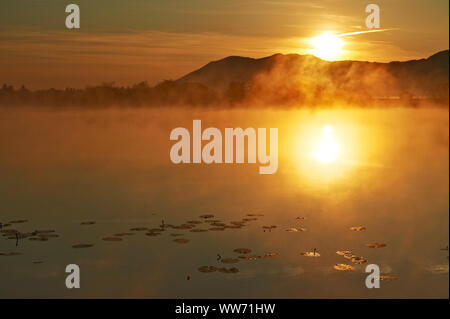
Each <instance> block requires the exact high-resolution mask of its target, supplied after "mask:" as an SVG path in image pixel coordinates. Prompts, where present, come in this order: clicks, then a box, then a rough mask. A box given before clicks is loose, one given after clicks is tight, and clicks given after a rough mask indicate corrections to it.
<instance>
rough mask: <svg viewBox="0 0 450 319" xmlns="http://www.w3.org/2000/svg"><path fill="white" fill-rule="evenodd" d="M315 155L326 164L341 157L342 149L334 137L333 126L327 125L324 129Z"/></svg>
mask: <svg viewBox="0 0 450 319" xmlns="http://www.w3.org/2000/svg"><path fill="white" fill-rule="evenodd" d="M313 155H314V157H315V158H316V159H317V160H319V161H320V162H322V163H324V164H329V163H332V162H335V161H336V160H337V159H338V158H339V155H340V151H339V147H338V144H337V143H336V140H335V138H334V129H333V127H332V126H330V125H326V126H325V127H324V128H323V129H322V138H321V139H320V142H319V145H317V148H316V150H315V151H314V154H313Z"/></svg>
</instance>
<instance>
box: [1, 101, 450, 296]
mask: <svg viewBox="0 0 450 319" xmlns="http://www.w3.org/2000/svg"><path fill="white" fill-rule="evenodd" d="M194 119H200V120H201V121H202V127H203V128H207V127H217V128H219V129H220V130H222V131H223V130H224V129H225V128H226V127H232V128H235V127H241V128H244V129H245V128H247V127H253V128H255V129H256V128H271V127H274V128H278V147H279V150H278V154H279V158H278V171H277V173H276V174H274V175H260V174H259V165H258V164H211V165H206V164H179V165H175V164H173V163H172V162H171V161H170V158H169V151H170V148H171V146H172V145H173V143H174V142H173V141H170V140H169V135H170V132H171V130H172V129H173V128H176V127H185V128H187V129H189V130H191V131H192V121H193V120H194ZM325 125H332V126H333V128H334V131H335V135H336V140H337V142H338V144H339V146H340V149H341V151H342V155H341V157H340V158H339V160H338V161H337V162H336V163H332V164H330V165H324V164H323V163H320V162H318V161H316V160H315V159H314V158H313V157H312V153H313V150H314V148H315V147H316V146H317V142H318V141H319V139H320V134H321V131H322V129H323V127H324V126H325ZM448 164H449V114H448V109H434V108H424V109H402V108H391V109H357V108H349V109H339V110H315V111H313V110H311V109H304V110H294V109H289V110H288V109H285V110H276V109H270V108H267V109H251V108H249V109H223V110H205V109H188V108H164V109H163V108H161V109H159V108H155V109H126V108H121V109H98V110H79V109H65V110H60V111H55V110H52V109H36V108H20V109H0V176H1V178H0V200H1V203H2V208H1V209H0V222H3V223H7V222H8V221H11V220H17V219H27V220H29V221H28V222H27V223H23V224H20V225H17V226H16V225H14V227H13V228H16V229H18V230H20V231H22V232H26V231H33V230H35V229H54V230H56V233H57V234H59V235H60V237H58V238H55V239H52V240H49V241H46V242H33V241H29V240H27V239H24V240H22V241H21V242H20V243H19V245H18V246H16V245H15V241H14V240H7V239H6V237H0V253H7V252H20V253H21V255H18V256H8V257H6V256H0V281H1V283H2V284H1V285H0V298H6V297H89V298H90V297H143V298H144V297H145V298H146V297H154V298H167V297H169V298H202V297H203V298H214V297H217V298H221V297H224V298H226V297H234V298H240V297H242V298H243V297H247V298H248V297H249V298H314V297H322V298H328V297H333V298H336V297H338V298H345V297H353V298H408V297H424V298H430V297H437V298H448V296H449V294H448V287H449V277H448V257H447V256H448V251H443V250H441V248H444V247H445V246H447V245H448V235H449V226H448V225H449V200H448V199H449V171H448ZM202 214H213V215H215V218H217V219H219V220H221V221H223V222H229V221H233V220H239V219H242V218H246V215H247V214H264V216H262V217H258V220H255V221H251V222H249V223H248V224H247V225H246V226H245V227H243V228H240V229H226V230H225V231H208V232H204V233H194V232H189V231H188V230H178V229H173V230H166V231H165V232H163V233H162V234H161V235H160V236H156V237H148V236H145V235H144V233H140V232H136V234H135V235H133V236H129V237H127V238H124V239H123V241H121V242H107V241H103V240H102V238H103V237H106V236H110V235H112V234H115V233H120V232H129V231H130V228H133V227H148V228H155V227H159V225H160V224H161V221H162V220H164V222H165V223H166V224H174V225H175V224H176V225H179V224H183V223H185V222H186V221H189V220H201V219H200V218H199V215H202ZM299 216H301V217H304V218H305V219H304V220H298V219H296V218H297V217H299ZM83 221H96V224H95V225H91V226H82V225H80V223H81V222H83ZM265 225H276V226H277V228H275V229H273V230H271V231H270V232H269V231H263V228H262V226H265ZM360 225H361V226H364V227H366V231H362V232H354V231H351V230H349V228H350V227H352V226H360ZM198 227H199V228H205V227H203V225H202V224H199V226H198ZM208 227H209V226H208ZM290 227H304V228H306V229H307V230H306V231H304V232H298V233H291V232H286V231H285V230H286V229H287V228H290ZM206 228H207V227H206ZM170 233H183V234H185V235H184V236H183V238H187V239H189V240H190V242H189V243H187V244H183V245H181V244H177V243H174V242H173V239H175V237H171V236H170V235H169V234H170ZM374 242H378V243H385V244H386V247H384V248H380V249H373V248H368V247H367V246H366V244H369V243H374ZM78 243H90V244H93V245H94V246H93V247H92V248H87V249H73V248H72V245H75V244H78ZM239 247H246V248H249V249H251V250H252V254H253V253H254V254H257V255H264V254H268V253H279V254H280V256H279V257H278V258H265V259H264V258H262V259H260V260H255V261H247V260H240V261H239V262H238V263H236V264H233V265H232V266H233V267H236V268H238V269H239V272H238V273H237V274H223V273H211V274H208V273H201V272H199V271H198V270H197V269H198V267H200V266H209V265H212V266H218V267H219V266H220V267H222V266H227V265H221V264H220V262H218V261H217V260H216V256H217V254H220V255H221V256H222V257H224V258H225V257H233V258H235V257H236V256H237V254H236V253H234V252H233V249H235V248H239ZM314 248H316V249H317V250H318V251H319V252H320V254H321V256H320V257H319V258H307V257H304V256H301V255H300V253H301V252H305V251H312V250H313V249H314ZM337 250H352V251H353V252H354V253H355V254H357V255H359V256H363V257H365V258H367V259H368V260H369V263H375V264H378V265H380V268H381V270H382V272H383V273H385V274H388V275H392V276H396V277H398V280H395V281H392V282H382V283H381V289H377V290H375V289H373V290H369V289H367V288H366V287H365V285H364V280H365V277H366V274H365V273H364V265H363V266H360V265H355V267H356V269H355V270H354V271H351V272H339V271H336V270H334V269H333V265H335V264H337V263H350V262H349V261H347V260H345V259H343V258H342V256H338V255H337V254H336V251H337ZM37 260H39V261H43V263H40V264H34V263H33V261H37ZM71 263H75V264H78V265H79V266H80V268H81V289H76V290H68V289H67V288H66V287H65V285H64V281H65V276H66V273H65V272H64V269H65V267H66V265H67V264H71ZM227 267H229V265H228V266H227ZM187 276H190V278H191V279H190V280H186V277H187Z"/></svg>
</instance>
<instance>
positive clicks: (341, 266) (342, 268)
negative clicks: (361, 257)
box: [333, 264, 355, 271]
mask: <svg viewBox="0 0 450 319" xmlns="http://www.w3.org/2000/svg"><path fill="white" fill-rule="evenodd" d="M333 268H334V269H336V270H339V271H352V270H355V267H353V266H351V265H347V264H336V265H334V266H333Z"/></svg>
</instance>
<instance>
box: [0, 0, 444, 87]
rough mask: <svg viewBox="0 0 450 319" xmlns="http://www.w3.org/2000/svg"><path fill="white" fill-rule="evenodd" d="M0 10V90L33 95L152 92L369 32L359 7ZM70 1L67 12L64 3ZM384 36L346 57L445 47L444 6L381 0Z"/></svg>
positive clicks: (158, 5)
mask: <svg viewBox="0 0 450 319" xmlns="http://www.w3.org/2000/svg"><path fill="white" fill-rule="evenodd" d="M74 2H75V3H77V4H78V5H79V6H80V9H81V29H79V30H68V29H66V28H65V24H64V21H65V17H66V15H67V14H66V13H65V12H64V10H65V5H66V4H65V3H62V2H61V1H55V0H41V1H38V2H36V1H34V2H30V1H25V0H15V1H12V2H11V1H8V2H6V1H2V2H1V3H0V30H1V31H0V82H2V83H10V84H13V85H16V86H18V85H21V84H25V85H26V86H27V87H30V88H49V87H56V88H63V87H68V86H70V87H84V86H86V85H88V84H99V83H101V82H112V81H115V83H116V84H120V85H130V84H133V83H137V82H140V81H144V80H148V81H149V83H151V84H154V83H157V82H159V81H161V80H163V79H175V78H178V77H180V76H182V75H184V74H186V73H188V72H190V71H192V70H194V69H197V68H199V67H201V66H202V65H204V64H206V63H208V62H210V61H211V60H217V59H221V58H223V57H226V56H229V55H241V56H250V57H263V56H267V55H271V54H274V53H299V54H306V53H309V52H310V49H311V48H310V46H311V44H310V42H309V39H310V38H311V37H314V36H317V35H318V34H320V33H321V32H323V31H333V32H336V33H349V32H355V31H364V30H367V28H366V26H365V18H366V16H367V14H366V13H365V6H366V5H367V4H368V3H370V2H368V3H365V2H363V1H359V0H358V1H356V0H355V1H348V0H347V1H338V0H323V1H318V0H317V1H315V0H307V1H299V0H297V1H292V0H284V1H283V0H281V1H275V0H267V1H266V0H228V1H219V0H191V1H189V2H187V1H182V0H172V1H164V2H162V1H156V0H147V1H143V0H128V1H126V2H125V1H119V0H108V1H107V0H97V1H95V2H93V1H88V0H78V1H74ZM68 3H69V2H68ZM68 3H67V4H68ZM376 3H377V4H378V5H379V6H380V8H381V28H384V29H390V30H388V31H385V32H378V33H368V34H359V35H353V36H346V37H345V44H344V47H343V49H344V54H343V55H342V56H341V57H340V58H341V59H356V60H369V61H383V62H385V61H391V60H407V59H415V58H423V57H427V56H429V55H432V54H434V53H436V52H437V51H441V50H444V49H448V46H449V44H448V37H449V28H448V23H449V19H448V17H449V15H448V10H449V2H448V1H447V0H432V1H422V0H396V1H387V0H385V1H377V2H376Z"/></svg>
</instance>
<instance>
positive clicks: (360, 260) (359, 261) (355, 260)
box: [352, 257, 368, 265]
mask: <svg viewBox="0 0 450 319" xmlns="http://www.w3.org/2000/svg"><path fill="white" fill-rule="evenodd" d="M352 263H354V264H359V265H362V264H367V263H368V260H367V259H365V258H363V257H353V258H352Z"/></svg>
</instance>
